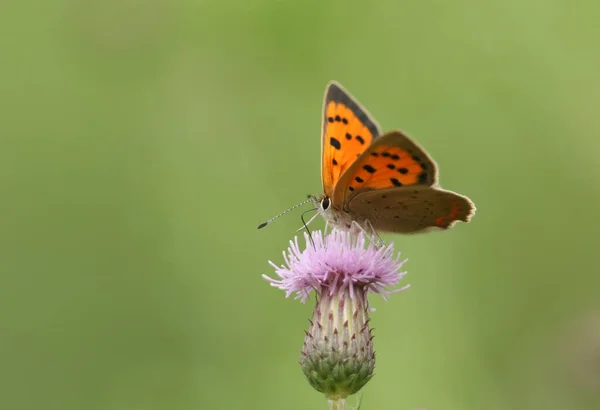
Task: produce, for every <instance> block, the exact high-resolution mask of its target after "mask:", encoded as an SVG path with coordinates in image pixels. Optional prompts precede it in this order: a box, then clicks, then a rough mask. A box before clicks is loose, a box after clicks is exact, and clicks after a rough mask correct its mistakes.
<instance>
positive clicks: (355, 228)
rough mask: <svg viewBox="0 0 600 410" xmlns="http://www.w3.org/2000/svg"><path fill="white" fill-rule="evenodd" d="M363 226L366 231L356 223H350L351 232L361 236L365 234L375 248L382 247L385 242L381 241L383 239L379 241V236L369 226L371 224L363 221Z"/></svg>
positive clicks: (371, 226)
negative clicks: (358, 233) (365, 226)
mask: <svg viewBox="0 0 600 410" xmlns="http://www.w3.org/2000/svg"><path fill="white" fill-rule="evenodd" d="M365 225H367V229H365V228H364V227H362V226H361V225H360V224H359V223H358V222H356V221H352V230H353V231H355V232H358V231H360V232H362V233H363V234H365V235H366V236H367V237H369V239H370V240H371V241H372V242H374V243H375V247H376V248H382V247H384V246H385V242H384V241H383V239H381V237H380V236H379V234H378V233H377V231H376V230H375V228H373V225H372V224H371V222H369V220H368V219H367V220H366V221H365Z"/></svg>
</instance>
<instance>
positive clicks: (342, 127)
mask: <svg viewBox="0 0 600 410" xmlns="http://www.w3.org/2000/svg"><path fill="white" fill-rule="evenodd" d="M322 121H323V122H322V134H321V135H322V138H321V158H322V160H321V179H322V184H323V194H322V195H320V196H314V197H311V200H312V201H313V202H314V204H315V206H316V208H317V209H318V211H319V214H321V215H322V216H323V217H324V218H325V220H326V222H327V224H328V225H331V226H334V227H336V228H341V229H345V230H351V229H353V227H358V228H360V229H362V230H368V231H371V232H373V233H376V232H395V233H403V234H410V233H417V232H423V231H427V230H429V229H430V228H440V229H448V228H450V227H452V226H453V225H454V224H455V223H456V222H457V221H464V222H468V221H469V220H470V219H471V217H472V216H473V214H474V213H475V205H474V204H473V202H471V200H470V199H469V198H467V197H465V196H462V195H459V194H457V193H454V192H451V191H446V190H443V189H441V187H440V186H439V184H438V170H437V165H436V163H435V162H434V161H433V160H432V159H431V157H430V156H429V155H428V154H427V153H426V152H425V150H423V148H421V147H420V146H419V145H417V144H416V143H415V142H414V141H412V140H411V139H410V138H409V137H407V136H406V135H405V134H403V133H402V132H400V131H390V132H387V133H385V134H383V135H382V134H381V131H380V128H379V125H378V124H377V123H376V122H375V120H374V119H373V118H372V116H371V115H370V114H369V113H368V112H367V110H365V109H364V108H362V107H361V105H360V104H359V103H358V101H357V100H356V99H355V98H354V97H352V95H351V94H350V93H348V92H347V91H346V90H345V89H344V88H343V87H342V86H341V85H340V84H339V83H337V82H335V81H332V82H330V83H329V84H328V86H327V89H326V90H325V97H324V102H323V120H322ZM299 205H301V204H299ZM294 208H295V207H294ZM290 209H293V208H290ZM288 211H289V210H288ZM286 212H287V211H286ZM284 213H285V212H284ZM273 219H275V218H273ZM271 221H272V220H269V221H268V222H266V223H265V224H262V225H260V226H259V228H262V227H263V226H265V225H266V224H268V223H269V222H271Z"/></svg>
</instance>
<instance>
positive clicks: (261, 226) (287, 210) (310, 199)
mask: <svg viewBox="0 0 600 410" xmlns="http://www.w3.org/2000/svg"><path fill="white" fill-rule="evenodd" d="M309 202H312V198H309V199H307V200H306V201H303V202H300V203H299V204H296V205H294V206H292V207H291V208H288V209H286V210H285V211H283V212H282V213H280V214H279V215H277V216H274V217H273V218H271V219H269V220H268V221H267V222H263V223H261V224H260V225H258V229H261V228H264V227H265V226H267V225H269V224H270V223H271V222H273V221H274V220H275V219H277V218H279V217H280V216H283V215H285V214H287V213H288V212H290V211H291V210H293V209H296V208H298V207H299V206H302V205H306V204H307V203H309Z"/></svg>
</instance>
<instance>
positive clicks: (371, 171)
mask: <svg viewBox="0 0 600 410" xmlns="http://www.w3.org/2000/svg"><path fill="white" fill-rule="evenodd" d="M363 169H364V170H365V171H367V172H368V173H369V174H373V173H374V172H375V171H377V170H376V169H375V168H373V167H372V166H370V165H369V164H367V165H365V166H363Z"/></svg>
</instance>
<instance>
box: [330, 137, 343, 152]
mask: <svg viewBox="0 0 600 410" xmlns="http://www.w3.org/2000/svg"><path fill="white" fill-rule="evenodd" d="M329 143H330V144H331V146H332V147H333V148H335V149H340V148H342V145H341V144H340V142H339V141H338V140H337V139H335V138H333V137H331V138H330V139H329Z"/></svg>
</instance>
